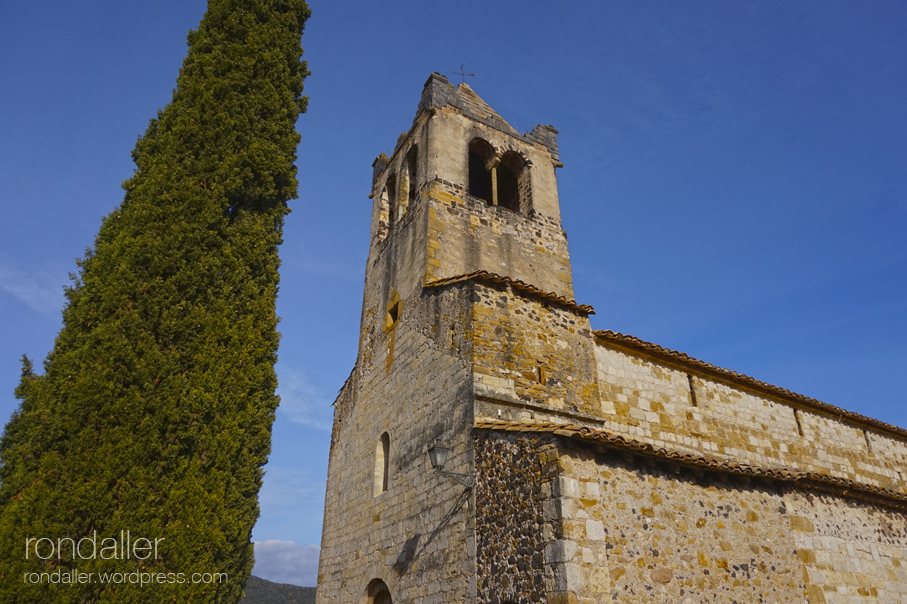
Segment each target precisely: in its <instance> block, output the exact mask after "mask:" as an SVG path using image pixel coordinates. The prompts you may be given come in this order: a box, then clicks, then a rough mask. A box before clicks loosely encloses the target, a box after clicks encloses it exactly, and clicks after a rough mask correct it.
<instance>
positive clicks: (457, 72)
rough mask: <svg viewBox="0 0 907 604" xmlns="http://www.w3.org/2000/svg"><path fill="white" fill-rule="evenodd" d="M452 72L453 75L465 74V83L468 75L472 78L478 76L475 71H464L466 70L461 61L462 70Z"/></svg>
mask: <svg viewBox="0 0 907 604" xmlns="http://www.w3.org/2000/svg"><path fill="white" fill-rule="evenodd" d="M451 73H452V75H458V76H463V83H464V84H465V83H466V76H469V77H471V78H474V77H476V74H474V73H464V72H463V63H460V71H453V72H451Z"/></svg>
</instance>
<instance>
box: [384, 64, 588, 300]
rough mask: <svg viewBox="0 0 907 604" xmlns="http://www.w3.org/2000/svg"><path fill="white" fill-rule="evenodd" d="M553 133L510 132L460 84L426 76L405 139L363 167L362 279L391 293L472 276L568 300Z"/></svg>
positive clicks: (539, 128) (548, 128)
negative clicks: (368, 218)
mask: <svg viewBox="0 0 907 604" xmlns="http://www.w3.org/2000/svg"><path fill="white" fill-rule="evenodd" d="M561 165H562V164H560V161H559V158H558V149H557V130H555V129H554V128H552V127H551V126H542V125H539V126H536V127H535V128H534V129H532V131H531V132H529V133H527V134H523V135H521V134H519V133H517V131H516V130H514V129H513V128H512V127H511V126H510V124H508V123H507V122H505V121H504V120H503V119H502V118H501V117H500V116H499V115H498V114H497V113H496V112H495V111H494V110H493V109H492V108H491V107H489V106H488V104H487V103H485V101H483V100H482V99H481V98H480V97H479V96H478V95H477V94H476V93H475V92H473V90H472V89H471V88H470V87H469V86H468V85H467V84H460V85H459V86H458V87H457V88H456V89H455V88H454V87H453V86H452V85H451V84H450V83H449V82H448V81H447V79H446V78H445V77H443V76H441V75H439V74H437V73H434V74H432V75H431V77H429V79H428V81H427V82H426V83H425V88H424V90H423V92H422V99H421V101H420V103H419V108H418V111H417V113H416V117H415V119H414V120H413V125H412V127H411V128H410V130H409V132H407V133H406V134H404V135H402V136H401V137H400V139H399V140H398V141H397V144H396V146H395V148H394V151H393V153H392V154H391V156H390V157H387V156H386V155H384V154H382V155H380V156H378V157H377V158H376V159H375V162H374V163H373V164H372V167H373V177H372V199H373V202H374V203H373V210H372V231H371V246H370V253H369V264H368V269H367V270H368V271H369V275H368V277H367V281H370V280H372V279H374V278H384V277H387V276H390V275H393V278H394V279H398V280H399V285H398V289H400V291H403V290H407V291H409V290H411V289H412V288H413V287H416V285H417V282H418V281H419V280H420V279H421V280H422V282H423V285H424V284H426V283H430V282H432V281H435V280H439V279H446V278H450V277H453V276H456V275H465V274H468V273H472V272H475V271H485V272H487V273H490V274H495V275H499V276H502V277H507V278H509V279H512V280H515V281H522V282H524V283H528V284H532V285H534V286H535V287H537V288H539V289H540V290H543V291H547V292H552V293H555V294H557V295H560V296H563V297H565V298H572V297H573V281H572V277H571V273H570V257H569V254H568V252H567V239H566V236H565V235H564V231H563V229H562V228H561V219H560V208H559V205H558V195H557V181H556V178H555V168H556V167H559V166H561Z"/></svg>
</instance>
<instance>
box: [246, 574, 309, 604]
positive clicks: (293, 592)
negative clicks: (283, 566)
mask: <svg viewBox="0 0 907 604" xmlns="http://www.w3.org/2000/svg"><path fill="white" fill-rule="evenodd" d="M240 602H241V604H315V588H314V587H298V586H296V585H287V584H286V583H272V582H271V581H266V580H264V579H259V578H258V577H249V582H248V583H246V595H245V596H243V599H242V600H240Z"/></svg>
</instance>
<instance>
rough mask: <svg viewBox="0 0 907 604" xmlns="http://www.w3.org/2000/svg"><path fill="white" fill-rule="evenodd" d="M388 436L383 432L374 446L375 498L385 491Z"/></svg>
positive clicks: (388, 459)
mask: <svg viewBox="0 0 907 604" xmlns="http://www.w3.org/2000/svg"><path fill="white" fill-rule="evenodd" d="M390 445H391V439H390V435H389V434H388V433H387V432H385V433H384V434H382V435H381V438H379V439H378V444H377V445H376V446H375V489H374V495H375V497H377V496H378V495H380V494H381V493H384V492H385V491H387V478H388V476H387V473H388V472H387V470H388V463H389V462H390Z"/></svg>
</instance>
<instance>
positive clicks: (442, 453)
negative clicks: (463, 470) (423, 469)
mask: <svg viewBox="0 0 907 604" xmlns="http://www.w3.org/2000/svg"><path fill="white" fill-rule="evenodd" d="M449 454H450V449H448V448H447V447H439V446H438V445H432V447H431V449H429V450H428V459H429V460H430V461H431V467H433V468H434V469H435V470H436V471H437V472H438V473H439V474H441V475H443V476H447V477H448V478H450V479H451V480H455V481H457V482H459V483H460V484H461V485H463V486H464V487H466V488H468V489H471V488H472V487H473V486H474V485H475V478H473V477H472V476H469V475H468V474H457V473H455V472H445V471H444V464H446V463H447V456H448V455H449Z"/></svg>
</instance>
